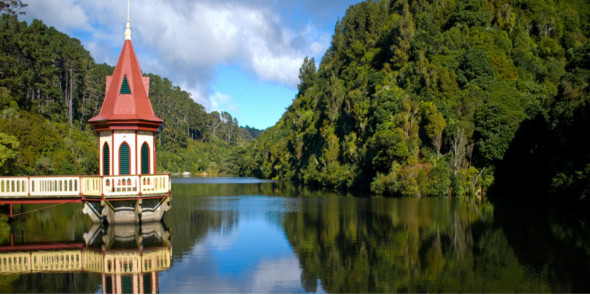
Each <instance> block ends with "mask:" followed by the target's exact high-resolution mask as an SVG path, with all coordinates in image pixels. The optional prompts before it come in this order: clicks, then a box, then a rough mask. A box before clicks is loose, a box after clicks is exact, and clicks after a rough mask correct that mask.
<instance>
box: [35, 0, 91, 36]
mask: <svg viewBox="0 0 590 295" xmlns="http://www.w3.org/2000/svg"><path fill="white" fill-rule="evenodd" d="M75 2H76V1H75V0H43V1H27V4H28V6H27V8H26V10H25V12H26V13H27V14H30V15H33V16H35V17H37V18H39V19H42V20H43V21H44V22H45V23H48V24H49V25H51V26H55V27H56V28H57V29H58V30H60V31H68V30H71V29H89V28H90V26H89V24H88V18H87V16H86V13H85V12H84V10H83V8H82V7H81V6H80V5H78V4H76V3H75Z"/></svg>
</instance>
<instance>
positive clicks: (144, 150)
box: [141, 142, 150, 174]
mask: <svg viewBox="0 0 590 295" xmlns="http://www.w3.org/2000/svg"><path fill="white" fill-rule="evenodd" d="M141 174H150V147H149V146H148V144H147V142H144V143H143V145H141Z"/></svg>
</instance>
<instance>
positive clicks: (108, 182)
mask: <svg viewBox="0 0 590 295" xmlns="http://www.w3.org/2000/svg"><path fill="white" fill-rule="evenodd" d="M170 188H171V182H170V175H168V174H150V175H118V176H31V177H0V198H26V197H33V198H47V197H66V198H67V197H82V196H89V197H107V198H117V197H134V196H136V197H138V196H140V195H163V194H167V193H169V192H170Z"/></svg>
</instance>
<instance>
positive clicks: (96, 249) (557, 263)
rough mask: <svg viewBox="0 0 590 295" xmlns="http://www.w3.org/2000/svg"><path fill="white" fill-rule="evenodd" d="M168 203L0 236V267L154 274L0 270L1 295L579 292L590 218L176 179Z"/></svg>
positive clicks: (36, 221) (67, 210)
mask: <svg viewBox="0 0 590 295" xmlns="http://www.w3.org/2000/svg"><path fill="white" fill-rule="evenodd" d="M172 198H173V199H172V209H171V211H169V212H168V214H167V215H166V216H165V218H164V221H163V222H162V223H157V224H148V225H142V227H141V228H139V227H136V226H128V227H121V226H116V227H115V226H110V227H107V228H101V227H97V226H94V227H93V226H92V223H91V222H90V221H89V219H88V218H87V217H86V216H84V215H82V214H81V206H78V205H73V204H72V205H63V206H56V207H53V208H49V209H45V210H41V211H37V212H35V213H33V214H30V215H26V218H19V219H18V221H17V222H15V223H13V224H12V225H11V226H6V225H4V226H2V225H0V243H1V245H0V246H2V247H0V265H2V259H6V258H7V257H14V256H16V255H17V254H23V253H24V254H26V255H29V257H33V256H35V255H45V254H46V253H48V252H50V251H54V252H52V253H59V251H66V250H59V249H57V250H56V249H55V248H56V247H57V245H61V247H62V248H63V247H66V248H67V247H70V248H71V249H74V250H70V251H81V252H80V253H82V258H81V259H82V260H84V259H87V257H103V259H104V260H105V261H106V260H108V259H110V258H109V257H123V256H122V255H126V256H125V257H127V258H126V259H127V260H130V259H131V258H129V257H142V258H141V259H143V260H140V261H142V263H144V264H145V263H147V262H146V261H148V260H149V259H151V258H150V257H155V256H154V255H156V254H159V255H163V256H162V257H169V258H170V261H169V262H168V263H165V262H164V263H162V264H161V265H162V266H161V267H160V269H159V270H157V271H136V272H135V273H133V274H123V275H121V274H116V273H115V274H114V273H112V272H111V273H107V272H106V271H104V270H103V271H99V270H92V269H90V268H85V269H75V270H72V271H64V270H59V269H58V268H59V267H54V269H53V270H51V269H48V270H47V269H46V270H44V271H38V270H37V269H38V268H42V267H46V268H47V266H44V265H43V264H42V263H40V264H39V265H37V268H36V269H35V271H31V270H26V269H25V270H23V271H20V272H19V271H18V270H9V271H7V270H0V273H2V274H0V292H5V293H103V292H107V293H111V292H118V291H123V292H133V291H134V290H135V291H136V292H137V291H143V292H146V293H150V292H155V291H157V292H160V293H326V292H327V293H407V292H409V293H441V292H442V293H547V292H552V293H580V292H581V293H588V292H590V280H589V279H588V274H589V273H590V228H589V225H590V218H588V217H586V216H579V215H577V214H573V213H568V212H564V211H561V210H557V209H550V208H539V207H537V208H529V209H527V207H526V206H522V205H516V204H509V203H490V202H487V201H483V202H479V201H469V200H461V199H449V198H379V197H372V198H371V197H366V196H363V197H358V196H353V195H341V194H336V193H331V192H322V191H314V190H311V189H307V188H304V187H297V186H294V185H291V184H288V183H274V182H260V181H257V180H254V179H232V178H213V179H211V178H209V179H198V178H178V179H174V180H173V191H172ZM529 207H530V206H529ZM34 208H35V207H33V206H27V207H25V208H24V210H25V211H26V210H31V209H34ZM16 211H18V209H17V210H16ZM18 247H20V248H18ZM27 247H28V248H27ZM52 247H53V248H52ZM15 249H17V250H18V251H16V250H15ZM43 253H45V254H43ZM93 255H94V256H93ZM97 255H98V256H97ZM100 255H102V256H100ZM117 255H118V256H117ZM150 255H151V256H150ZM46 256H47V255H46ZM54 256H56V255H54ZM56 259H57V258H56ZM46 260H47V259H46ZM105 261H98V262H97V263H102V264H103V265H106V263H107V262H105ZM113 261H114V260H113ZM149 261H151V260H149ZM153 261H155V260H153ZM82 262H83V263H81V264H80V265H88V263H86V262H85V261H82ZM60 263H61V264H60ZM154 263H155V262H154ZM46 264H51V261H49V262H46ZM54 264H57V265H62V266H61V267H62V268H63V265H64V262H63V261H61V262H60V261H59V259H57V260H56V261H54ZM140 288H143V289H140Z"/></svg>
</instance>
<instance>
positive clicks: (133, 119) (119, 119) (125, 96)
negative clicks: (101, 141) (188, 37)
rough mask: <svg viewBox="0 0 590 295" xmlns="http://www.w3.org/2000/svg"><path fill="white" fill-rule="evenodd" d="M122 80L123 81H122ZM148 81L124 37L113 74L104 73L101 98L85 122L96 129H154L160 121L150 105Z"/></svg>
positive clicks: (129, 42)
mask: <svg viewBox="0 0 590 295" xmlns="http://www.w3.org/2000/svg"><path fill="white" fill-rule="evenodd" d="M124 80H126V81H127V85H123V84H124ZM149 81H150V80H149V77H144V76H142V75H141V69H140V68H139V63H138V62H137V57H136V56H135V51H134V50H133V44H131V40H125V43H124V44H123V49H122V50H121V55H119V61H117V66H115V71H114V72H113V75H112V76H108V77H106V90H105V98H104V101H103V103H102V108H101V109H100V113H99V114H98V115H97V116H96V117H94V118H92V119H90V120H88V122H90V124H92V125H93V126H94V129H95V130H96V131H101V130H108V129H110V130H113V129H117V130H123V129H131V130H135V129H140V130H150V131H157V130H158V127H160V125H162V122H163V121H162V119H160V118H158V117H156V115H155V114H154V110H153V109H152V104H151V102H150V99H149V97H148V94H149V89H150V88H149V85H150V83H149ZM127 86H128V87H127Z"/></svg>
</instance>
